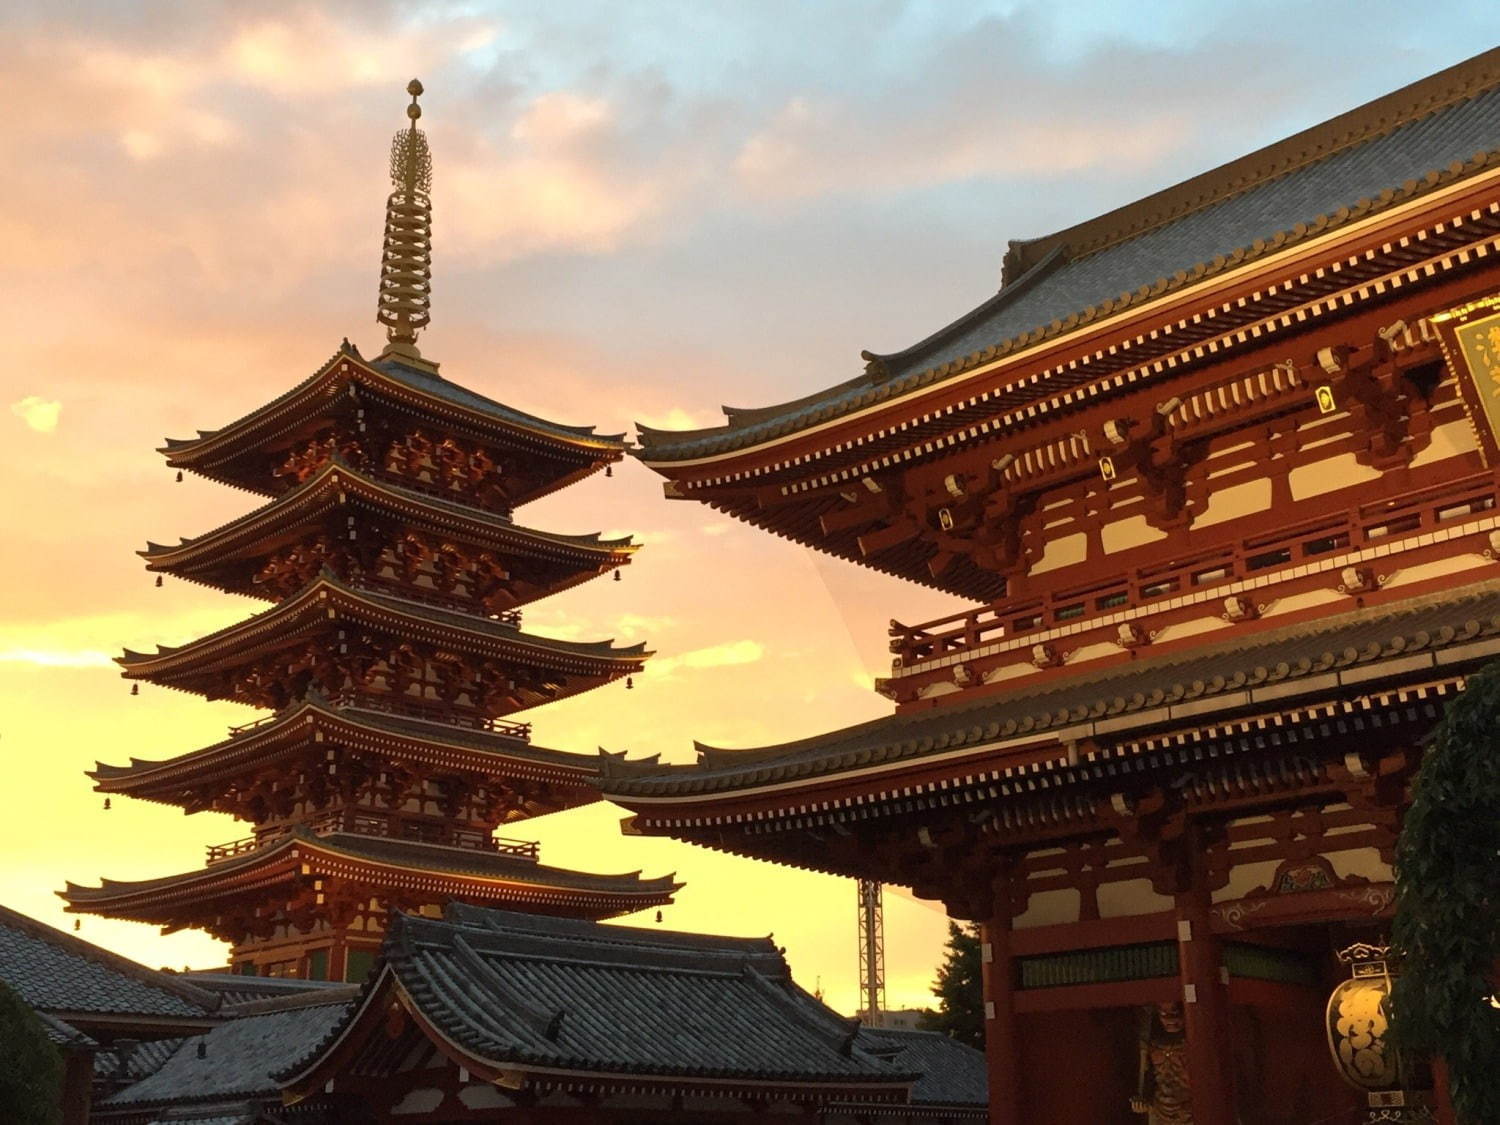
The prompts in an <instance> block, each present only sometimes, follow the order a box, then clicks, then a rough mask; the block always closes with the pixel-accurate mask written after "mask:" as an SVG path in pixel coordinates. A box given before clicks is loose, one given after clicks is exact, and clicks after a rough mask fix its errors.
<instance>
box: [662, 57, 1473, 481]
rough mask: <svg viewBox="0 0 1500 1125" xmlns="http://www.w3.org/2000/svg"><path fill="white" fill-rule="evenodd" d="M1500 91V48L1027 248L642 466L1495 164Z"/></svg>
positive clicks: (861, 402)
mask: <svg viewBox="0 0 1500 1125" xmlns="http://www.w3.org/2000/svg"><path fill="white" fill-rule="evenodd" d="M1497 84H1500V49H1496V50H1492V51H1489V52H1487V53H1486V54H1484V55H1481V56H1478V57H1476V58H1474V59H1471V60H1469V61H1468V62H1466V63H1463V64H1460V65H1459V66H1457V67H1454V68H1451V69H1450V70H1448V71H1444V72H1443V73H1441V74H1438V75H1434V76H1432V77H1430V78H1428V79H1425V80H1423V81H1422V82H1419V83H1416V84H1414V85H1413V86H1410V87H1406V88H1403V89H1401V90H1398V91H1395V92H1394V93H1392V94H1389V95H1387V96H1386V97H1384V98H1381V99H1379V100H1377V101H1376V102H1373V103H1370V104H1369V105H1367V106H1363V107H1360V108H1359V109H1357V110H1354V111H1351V112H1350V113H1349V114H1347V115H1344V116H1343V117H1340V118H1335V119H1334V120H1332V121H1330V122H1327V123H1325V124H1324V125H1322V126H1318V127H1315V128H1314V129H1311V130H1307V131H1306V132H1304V133H1300V134H1297V135H1295V136H1292V137H1289V138H1286V139H1285V140H1283V141H1280V142H1277V143H1276V144H1274V145H1271V146H1269V147H1268V148H1265V149H1262V150H1260V151H1259V152H1256V153H1253V154H1251V155H1250V156H1247V157H1244V158H1242V159H1241V160H1238V161H1235V162H1233V163H1231V164H1229V165H1226V166H1225V167H1224V168H1221V169H1215V170H1214V171H1212V172H1208V173H1205V174H1204V175H1203V176H1201V177H1197V178H1195V179H1193V180H1189V181H1187V182H1186V183H1184V184H1180V185H1178V186H1177V187H1175V188H1170V189H1167V190H1166V191H1165V192H1161V193H1158V194H1157V195H1154V196H1151V197H1148V198H1147V199H1144V200H1141V201H1139V202H1138V203H1136V204H1132V205H1130V206H1128V207H1125V208H1121V209H1120V210H1119V211H1117V212H1112V213H1111V214H1110V215H1107V216H1101V217H1100V218H1099V219H1097V220H1093V221H1091V222H1089V223H1084V224H1080V225H1079V226H1077V227H1074V228H1070V229H1069V230H1067V231H1062V232H1058V233H1057V234H1055V235H1052V236H1049V237H1047V238H1043V239H1038V240H1035V241H1034V242H1032V243H1022V244H1013V245H1014V249H1013V252H1012V253H1013V256H1019V257H1020V258H1022V259H1025V261H1024V262H1023V265H1026V266H1029V268H1026V269H1025V270H1024V272H1022V273H1020V275H1019V276H1018V277H1016V278H1015V279H1013V280H1011V281H1010V282H1009V284H1007V285H1005V286H1004V287H1003V288H1002V289H1001V290H1000V292H999V293H998V294H996V295H995V296H993V297H991V298H989V299H988V300H986V301H985V302H983V303H982V304H980V305H979V306H977V307H976V308H974V309H973V310H971V311H970V312H967V313H965V314H964V315H963V316H961V317H960V318H958V319H957V320H956V321H954V322H953V323H952V324H950V325H948V326H947V327H945V328H942V329H939V330H938V331H937V332H935V333H934V334H932V335H931V336H929V337H927V338H926V339H925V340H922V341H920V342H919V343H917V344H914V345H912V346H911V347H909V348H907V349H905V350H904V351H901V352H896V353H893V354H890V355H885V356H876V355H871V354H869V353H867V354H866V358H867V359H869V360H871V361H872V362H871V370H869V371H867V373H866V374H865V375H863V376H860V377H857V378H854V379H851V380H849V381H848V382H845V383H842V384H839V385H838V386H835V387H831V388H829V389H828V390H825V391H821V392H819V393H816V394H813V395H809V396H807V397H805V398H801V399H798V400H795V401H793V402H789V403H784V404H782V405H780V406H771V407H765V408H761V409H754V410H726V413H727V414H728V415H729V422H728V425H727V426H724V427H720V428H716V429H706V430H693V431H683V432H677V433H670V432H662V431H653V430H651V429H649V428H642V429H641V441H642V444H643V446H644V447H645V448H644V452H643V453H642V454H641V455H642V456H643V457H644V458H645V459H646V460H649V461H676V460H687V459H691V458H697V457H707V456H713V455H715V454H720V453H725V452H729V451H731V450H735V449H741V448H744V447H746V446H750V445H755V444H758V443H760V442H764V441H769V440H771V439H774V438H777V437H780V436H782V435H784V434H788V433H794V432H796V431H798V430H801V429H804V428H806V427H808V426H811V425H815V424H817V423H819V422H823V421H827V420H829V419H832V418H837V417H839V416H841V415H843V414H846V413H849V412H851V411H854V410H857V409H862V408H864V407H867V406H871V405H873V404H875V403H878V402H881V401H884V400H886V399H889V398H893V397H896V396H899V395H901V394H904V393H906V392H908V391H911V390H914V389H916V388H918V387H921V386H924V385H928V384H931V383H935V382H939V381H941V380H943V379H944V378H947V377H949V376H952V375H956V374H959V373H960V372H962V371H964V370H968V369H969V368H970V367H972V366H974V365H975V364H976V363H977V362H984V361H987V360H988V359H991V358H994V357H996V356H999V355H1004V354H1007V353H1010V352H1013V351H1016V350H1019V349H1020V348H1023V347H1026V346H1029V345H1030V344H1034V343H1037V342H1038V341H1040V340H1042V339H1044V338H1049V337H1054V336H1057V335H1059V334H1062V333H1064V332H1068V331H1072V330H1073V329H1074V328H1075V327H1077V326H1078V325H1080V324H1084V323H1087V322H1089V321H1091V320H1094V319H1096V318H1098V317H1100V316H1102V315H1105V314H1106V313H1108V314H1113V313H1116V312H1119V311H1120V310H1121V309H1122V308H1124V307H1126V306H1127V305H1129V304H1132V303H1135V302H1137V301H1140V300H1144V299H1147V298H1149V299H1155V298H1156V297H1158V296H1160V294H1161V293H1163V292H1167V291H1169V290H1171V289H1174V288H1179V287H1181V286H1182V285H1184V284H1188V283H1191V282H1197V281H1198V280H1201V279H1202V278H1204V277H1208V276H1210V275H1212V274H1215V273H1218V272H1221V271H1222V270H1225V269H1230V268H1237V267H1238V266H1239V265H1241V264H1242V263H1243V262H1245V261H1248V260H1250V259H1253V258H1255V257H1257V256H1259V255H1261V254H1264V253H1268V252H1272V251H1275V250H1279V249H1281V248H1282V247H1284V246H1287V245H1289V244H1291V243H1294V242H1296V241H1298V240H1300V239H1303V238H1306V237H1310V236H1314V235H1321V234H1323V233H1325V232H1326V231H1328V230H1331V229H1333V228H1335V227H1337V226H1338V225H1340V224H1341V223H1344V222H1348V221H1351V220H1353V219H1356V218H1364V217H1365V216H1368V215H1370V214H1372V213H1374V212H1376V211H1379V210H1381V209H1382V208H1385V207H1388V206H1392V205H1394V204H1397V203H1401V202H1404V201H1405V200H1407V199H1410V198H1412V197H1414V196H1416V195H1419V194H1421V193H1423V192H1425V191H1427V190H1430V189H1431V188H1432V187H1434V186H1437V185H1438V184H1440V183H1446V182H1451V181H1452V180H1453V179H1454V178H1455V177H1461V176H1464V175H1468V174H1471V173H1474V172H1477V171H1479V170H1481V169H1483V168H1486V167H1493V166H1494V158H1495V156H1496V155H1497V154H1500V89H1497V88H1496V87H1497Z"/></svg>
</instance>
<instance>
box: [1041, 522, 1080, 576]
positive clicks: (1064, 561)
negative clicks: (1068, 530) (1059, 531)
mask: <svg viewBox="0 0 1500 1125" xmlns="http://www.w3.org/2000/svg"><path fill="white" fill-rule="evenodd" d="M1088 551H1089V540H1088V536H1087V535H1085V534H1083V533H1082V532H1074V533H1073V534H1072V535H1063V536H1060V537H1057V538H1050V539H1048V540H1047V541H1046V544H1045V546H1044V547H1043V548H1042V557H1041V558H1039V559H1038V560H1037V561H1036V562H1035V563H1033V564H1032V566H1031V570H1030V573H1031V574H1033V575H1035V574H1046V573H1047V572H1048V571H1051V570H1061V569H1062V568H1063V567H1065V566H1074V565H1076V564H1077V563H1081V562H1083V561H1084V560H1085V559H1087V558H1088Z"/></svg>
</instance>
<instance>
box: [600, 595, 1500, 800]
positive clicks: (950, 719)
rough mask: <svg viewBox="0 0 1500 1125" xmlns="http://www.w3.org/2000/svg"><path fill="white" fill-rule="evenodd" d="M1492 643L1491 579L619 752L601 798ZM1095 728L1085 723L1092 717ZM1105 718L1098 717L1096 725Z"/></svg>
mask: <svg viewBox="0 0 1500 1125" xmlns="http://www.w3.org/2000/svg"><path fill="white" fill-rule="evenodd" d="M1497 652H1500V580H1491V581H1488V582H1482V583H1477V584H1475V585H1472V586H1467V587H1463V588H1461V589H1458V590H1449V591H1443V592H1442V593H1439V594H1434V595H1430V596H1427V597H1421V598H1414V599H1412V600H1410V601H1406V602H1399V603H1396V604H1394V605H1391V606H1387V607H1383V608H1378V609H1364V610H1357V611H1354V612H1352V613H1347V614H1343V615H1340V616H1336V617H1329V618H1322V619H1319V620H1316V621H1313V622H1306V623H1303V624H1299V625H1290V626H1286V627H1284V628H1281V629H1272V630H1268V631H1266V632H1264V633H1261V634H1259V635H1250V636H1242V637H1240V638H1239V639H1237V640H1233V641H1226V642H1224V643H1221V644H1217V645H1212V646H1208V647H1203V648H1194V649H1193V650H1191V651H1190V652H1186V653H1182V652H1179V653H1175V654H1168V655H1164V656H1161V657H1157V658H1155V659H1151V658H1149V657H1146V658H1143V659H1139V660H1135V661H1131V662H1130V663H1128V664H1123V665H1115V666H1114V667H1112V668H1110V669H1108V670H1105V671H1098V672H1093V673H1087V672H1085V673H1080V674H1079V675H1077V676H1073V677H1066V678H1063V679H1058V680H1052V681H1051V682H1050V683H1044V684H1039V685H1036V686H1031V687H1028V686H1025V685H1024V681H1022V685H1023V686H1018V687H1016V688H1015V689H1013V690H1011V691H1009V692H1007V693H1005V694H1004V695H1000V696H990V697H989V698H987V699H984V700H982V701H979V702H975V703H970V704H961V703H955V704H950V705H948V706H944V707H938V708H935V709H932V710H922V711H914V712H909V713H905V714H896V715H892V716H889V717H887V718H883V719H876V720H874V721H872V722H868V723H861V724H859V725H858V726H852V727H845V728H844V729H843V730H837V731H832V732H829V733H827V734H821V735H816V736H814V737H812V738H806V739H802V740H799V741H796V742H788V743H783V744H780V745H776V746H767V747H762V748H760V749H755V750H716V749H713V748H709V747H700V752H701V754H702V757H701V758H700V761H699V763H698V764H697V765H696V766H659V765H655V764H647V763H641V764H636V763H631V762H628V761H625V760H623V759H622V758H620V757H613V756H606V757H605V758H604V760H603V765H604V769H603V777H602V780H601V781H600V782H598V784H599V787H600V789H601V790H603V792H604V793H605V795H606V796H619V797H621V798H622V799H624V800H625V802H626V803H629V798H630V797H631V796H632V795H639V796H672V797H679V798H691V797H692V796H694V795H695V794H707V793H715V792H723V791H730V790H735V789H743V788H749V787H752V786H759V785H766V784H773V783H777V782H786V781H791V780H794V779H796V780H801V781H811V780H814V779H817V778H821V777H828V776H832V775H837V774H839V773H843V772H848V771H852V770H858V769H863V768H866V767H870V766H876V765H880V764H883V763H892V762H900V761H916V760H920V759H921V758H923V757H926V756H928V755H932V754H940V753H950V752H952V751H955V750H962V749H964V748H966V747H971V746H980V745H983V744H985V743H989V742H994V741H996V740H999V739H1009V738H1030V737H1032V736H1043V735H1046V734H1047V733H1048V732H1050V731H1062V730H1066V731H1068V732H1069V736H1070V737H1072V738H1080V737H1087V736H1088V733H1089V731H1088V730H1087V729H1085V730H1083V731H1080V730H1079V728H1080V727H1085V728H1087V727H1088V726H1089V725H1090V724H1097V723H1106V724H1110V725H1111V726H1114V725H1119V724H1116V723H1114V720H1116V719H1119V718H1121V717H1124V716H1138V717H1139V718H1140V719H1141V721H1142V722H1143V723H1144V724H1149V723H1151V722H1152V721H1153V719H1152V716H1153V715H1154V716H1155V720H1154V721H1156V722H1158V723H1165V722H1168V721H1171V720H1172V719H1173V718H1174V709H1175V712H1176V716H1177V717H1178V718H1179V721H1180V716H1182V715H1189V714H1199V713H1202V712H1203V711H1204V710H1205V707H1204V706H1203V704H1204V703H1207V704H1208V706H1209V707H1210V708H1216V709H1217V710H1218V711H1219V712H1220V713H1224V712H1229V711H1232V710H1235V709H1237V708H1243V707H1248V706H1254V705H1255V704H1257V703H1263V702H1264V701H1267V700H1271V699H1275V700H1278V701H1285V700H1289V699H1292V698H1295V697H1297V696H1305V695H1308V694H1312V693H1316V692H1324V693H1326V692H1328V691H1329V690H1330V688H1331V687H1332V686H1333V685H1337V684H1339V683H1357V682H1364V681H1367V680H1369V679H1370V678H1372V675H1377V674H1379V673H1378V672H1376V671H1375V670H1376V669H1378V668H1380V666H1381V665H1382V664H1384V663H1386V662H1391V661H1399V662H1400V666H1399V669H1398V670H1397V672H1398V673H1399V674H1400V675H1401V676H1403V677H1405V678H1407V679H1408V680H1409V681H1410V680H1412V679H1415V678H1416V677H1419V676H1421V675H1424V674H1425V675H1427V676H1428V677H1429V678H1431V676H1432V675H1433V674H1434V671H1435V670H1436V669H1439V668H1444V669H1446V668H1457V667H1463V666H1466V665H1472V664H1473V663H1475V662H1477V661H1479V660H1484V659H1492V658H1493V656H1494V655H1495V654H1496V653H1497ZM1095 729H1097V728H1095ZM1104 729H1105V730H1107V729H1109V727H1108V726H1106V727H1105V728H1104Z"/></svg>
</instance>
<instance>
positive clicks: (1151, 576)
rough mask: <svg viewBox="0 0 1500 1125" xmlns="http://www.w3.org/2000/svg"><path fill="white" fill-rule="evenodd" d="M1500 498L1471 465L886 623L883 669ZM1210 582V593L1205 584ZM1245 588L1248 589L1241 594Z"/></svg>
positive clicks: (1278, 575)
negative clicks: (1059, 580) (932, 616)
mask: <svg viewBox="0 0 1500 1125" xmlns="http://www.w3.org/2000/svg"><path fill="white" fill-rule="evenodd" d="M1497 503H1500V485H1497V481H1496V475H1495V474H1494V473H1490V472H1484V473H1477V474H1474V475H1472V476H1469V477H1464V478H1461V479H1459V480H1455V481H1450V482H1446V483H1444V484H1442V485H1436V486H1432V487H1429V488H1422V489H1416V490H1413V491H1411V492H1406V493H1401V494H1397V495H1395V496H1391V497H1388V498H1386V499H1382V500H1377V501H1374V502H1372V503H1368V504H1362V505H1358V506H1356V507H1353V508H1349V509H1346V510H1344V511H1340V512H1331V513H1327V514H1324V515H1320V516H1319V517H1318V518H1316V519H1312V520H1306V521H1303V522H1301V523H1297V524H1292V525H1290V526H1286V527H1282V528H1279V529H1277V530H1276V531H1274V532H1270V533H1266V532H1262V533H1260V534H1256V535H1248V536H1243V537H1241V538H1238V539H1233V540H1230V541H1228V542H1226V543H1222V544H1220V545H1218V546H1215V547H1212V548H1206V549H1200V550H1197V551H1194V552H1193V553H1191V554H1189V555H1186V556H1184V557H1182V558H1180V559H1174V560H1171V561H1168V562H1160V561H1157V562H1152V563H1149V564H1145V565H1141V566H1135V567H1128V566H1127V567H1123V568H1120V569H1119V570H1117V571H1116V572H1115V573H1113V574H1111V575H1110V576H1108V577H1106V578H1096V579H1094V580H1092V581H1090V582H1086V583H1080V584H1078V585H1074V586H1058V587H1056V588H1053V589H1050V590H1048V591H1046V592H1045V593H1039V594H1034V595H1030V596H1024V597H1017V598H1008V599H1004V600H1001V601H997V602H992V603H991V604H989V605H986V606H977V607H975V608H973V609H969V610H965V611H963V612H960V613H955V614H950V615H949V616H947V617H940V618H937V619H936V620H934V621H928V622H925V623H923V624H921V625H904V624H902V623H901V622H899V621H894V620H893V621H892V622H891V623H890V629H889V634H890V638H891V639H890V652H891V653H892V654H893V656H894V661H893V668H892V672H893V675H897V676H900V675H903V674H907V673H910V672H911V671H912V670H914V669H917V668H919V667H932V666H934V664H935V663H942V664H949V663H953V662H955V661H956V660H960V659H966V658H968V657H973V656H984V655H988V654H989V653H990V652H993V651H995V647H994V646H1001V645H1003V646H1004V647H1007V648H1009V647H1013V646H1016V645H1020V644H1023V643H1027V644H1029V643H1038V642H1045V641H1049V640H1052V639H1053V638H1054V637H1059V636H1064V635H1075V634H1078V635H1081V634H1083V633H1086V632H1093V631H1096V630H1104V631H1109V630H1111V629H1114V628H1116V627H1118V626H1119V624H1120V622H1122V621H1124V620H1125V619H1127V618H1132V619H1133V618H1139V617H1141V616H1142V615H1143V614H1147V613H1152V612H1154V611H1165V610H1169V609H1177V608H1180V607H1181V606H1183V605H1185V604H1187V603H1194V604H1196V603H1200V602H1201V603H1203V604H1204V605H1208V604H1210V603H1211V602H1212V601H1213V600H1214V599H1215V598H1217V597H1219V595H1221V594H1226V593H1233V592H1235V591H1239V590H1247V591H1248V589H1249V588H1250V587H1257V588H1258V587H1260V586H1270V585H1271V584H1273V583H1280V582H1282V581H1285V580H1290V579H1291V578H1293V577H1297V576H1299V575H1302V574H1303V573H1304V572H1305V571H1307V570H1309V569H1310V568H1316V569H1319V570H1321V569H1325V568H1327V567H1330V566H1333V567H1340V566H1353V565H1357V564H1358V563H1360V562H1364V561H1366V560H1367V559H1368V558H1369V557H1370V556H1371V555H1373V554H1375V553H1382V554H1383V553H1385V552H1387V551H1389V550H1390V549H1391V547H1392V546H1393V545H1394V544H1396V543H1397V542H1398V541H1405V542H1406V543H1416V542H1423V541H1432V540H1433V538H1434V537H1438V538H1447V537H1448V536H1449V535H1450V534H1451V531H1452V529H1456V526H1457V525H1459V524H1461V523H1463V522H1464V521H1466V520H1468V519H1470V518H1472V517H1473V516H1475V515H1477V514H1478V513H1481V512H1488V511H1493V510H1494V509H1495V508H1496V506H1497ZM1215 589H1217V590H1218V592H1219V593H1218V594H1213V593H1211V591H1213V590H1215ZM1247 596H1248V593H1247Z"/></svg>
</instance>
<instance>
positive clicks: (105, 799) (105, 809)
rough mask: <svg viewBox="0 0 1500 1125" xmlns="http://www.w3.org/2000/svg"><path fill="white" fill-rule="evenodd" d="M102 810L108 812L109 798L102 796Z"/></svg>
mask: <svg viewBox="0 0 1500 1125" xmlns="http://www.w3.org/2000/svg"><path fill="white" fill-rule="evenodd" d="M104 811H105V812H109V798H108V797H106V798H104Z"/></svg>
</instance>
